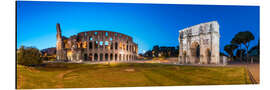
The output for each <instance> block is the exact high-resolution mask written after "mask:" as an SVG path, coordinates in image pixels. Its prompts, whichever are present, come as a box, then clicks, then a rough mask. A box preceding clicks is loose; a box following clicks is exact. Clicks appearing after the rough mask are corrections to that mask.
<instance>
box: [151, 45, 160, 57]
mask: <svg viewBox="0 0 270 90" xmlns="http://www.w3.org/2000/svg"><path fill="white" fill-rule="evenodd" d="M152 51H153V55H154V56H155V57H158V54H159V46H158V45H155V46H154V47H153V49H152Z"/></svg>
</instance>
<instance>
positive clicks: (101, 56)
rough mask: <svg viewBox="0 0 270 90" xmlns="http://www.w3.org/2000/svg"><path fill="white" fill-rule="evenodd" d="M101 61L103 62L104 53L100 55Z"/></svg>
mask: <svg viewBox="0 0 270 90" xmlns="http://www.w3.org/2000/svg"><path fill="white" fill-rule="evenodd" d="M99 61H103V54H102V53H100V55H99Z"/></svg>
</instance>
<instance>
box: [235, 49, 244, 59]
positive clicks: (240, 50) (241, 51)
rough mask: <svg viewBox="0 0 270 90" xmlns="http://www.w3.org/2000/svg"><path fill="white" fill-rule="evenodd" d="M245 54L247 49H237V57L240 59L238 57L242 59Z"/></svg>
mask: <svg viewBox="0 0 270 90" xmlns="http://www.w3.org/2000/svg"><path fill="white" fill-rule="evenodd" d="M245 53H246V50H245V49H237V51H236V55H235V56H236V57H237V58H238V57H242V56H243V55H245Z"/></svg>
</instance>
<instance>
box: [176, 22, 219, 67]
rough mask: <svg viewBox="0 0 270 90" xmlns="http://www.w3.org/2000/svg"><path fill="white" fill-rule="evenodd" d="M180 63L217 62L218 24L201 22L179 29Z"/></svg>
mask: <svg viewBox="0 0 270 90" xmlns="http://www.w3.org/2000/svg"><path fill="white" fill-rule="evenodd" d="M179 33H180V34H179V57H178V61H179V63H180V64H219V63H220V58H219V38H220V34H219V24H218V22H217V21H211V22H207V23H201V24H198V25H195V26H191V27H188V28H185V29H183V30H180V31H179Z"/></svg>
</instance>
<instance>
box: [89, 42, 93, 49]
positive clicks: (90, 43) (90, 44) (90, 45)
mask: <svg viewBox="0 0 270 90" xmlns="http://www.w3.org/2000/svg"><path fill="white" fill-rule="evenodd" d="M92 48H93V44H92V41H90V42H89V49H92Z"/></svg>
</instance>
